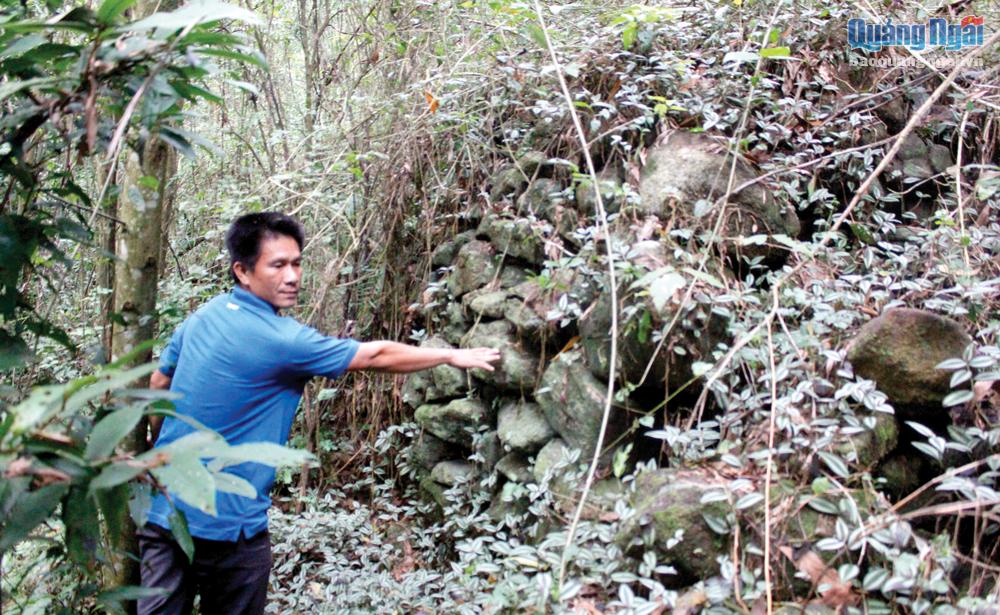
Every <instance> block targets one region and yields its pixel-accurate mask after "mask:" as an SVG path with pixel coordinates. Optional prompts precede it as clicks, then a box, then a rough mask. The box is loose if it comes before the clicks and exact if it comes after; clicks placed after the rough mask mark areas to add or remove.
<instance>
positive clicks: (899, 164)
mask: <svg viewBox="0 0 1000 615" xmlns="http://www.w3.org/2000/svg"><path fill="white" fill-rule="evenodd" d="M953 164H955V161H954V158H953V157H952V155H951V150H950V149H948V148H947V147H945V146H943V145H939V144H937V143H932V142H929V141H926V140H925V139H924V138H922V137H921V136H920V135H918V134H916V133H910V134H909V135H907V137H906V139H904V140H903V146H902V147H901V148H900V150H899V153H898V154H897V155H896V157H895V158H894V159H893V160H892V162H890V163H889V177H890V178H891V179H896V180H901V181H902V182H903V184H904V185H906V184H907V182H906V178H911V179H917V180H929V179H931V178H933V177H934V176H935V175H937V174H938V173H944V172H945V171H946V170H947V169H948V167H950V166H951V165H953Z"/></svg>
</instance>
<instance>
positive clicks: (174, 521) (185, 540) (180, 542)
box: [167, 509, 194, 562]
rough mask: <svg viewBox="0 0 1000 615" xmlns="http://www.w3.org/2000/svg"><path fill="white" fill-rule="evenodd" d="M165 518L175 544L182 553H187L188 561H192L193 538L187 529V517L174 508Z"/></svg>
mask: <svg viewBox="0 0 1000 615" xmlns="http://www.w3.org/2000/svg"><path fill="white" fill-rule="evenodd" d="M167 520H168V521H169V522H170V532H171V533H172V534H173V535H174V540H176V541H177V546H179V547H180V548H181V551H183V552H184V555H187V558H188V561H189V562H193V561H194V540H192V539H191V532H189V531H188V524H187V518H185V517H184V513H183V512H182V511H179V510H176V509H175V510H174V512H172V513H171V514H170V517H168V518H167Z"/></svg>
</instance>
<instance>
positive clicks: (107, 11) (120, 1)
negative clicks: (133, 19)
mask: <svg viewBox="0 0 1000 615" xmlns="http://www.w3.org/2000/svg"><path fill="white" fill-rule="evenodd" d="M135 1H136V0H104V2H102V3H101V6H99V7H98V8H97V21H99V22H101V23H103V24H109V25H110V24H111V23H113V22H114V20H115V19H116V18H117V17H118V16H119V15H121V14H122V13H124V12H125V10H126V9H128V7H130V6H132V5H133V4H135Z"/></svg>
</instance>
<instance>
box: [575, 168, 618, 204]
mask: <svg viewBox="0 0 1000 615" xmlns="http://www.w3.org/2000/svg"><path fill="white" fill-rule="evenodd" d="M597 187H598V189H599V190H600V192H601V202H602V203H604V211H605V212H606V213H609V214H613V213H615V212H617V211H618V210H619V209H621V204H622V202H624V200H625V191H624V189H623V188H622V178H621V174H620V173H619V172H618V170H617V169H616V168H614V167H612V166H608V167H605V168H604V169H602V170H601V171H600V172H599V173H598V174H597ZM575 196H576V208H577V210H578V211H579V212H580V213H581V214H582V215H585V216H589V215H593V214H594V213H596V212H597V194H596V192H595V190H594V182H593V180H592V179H590V178H589V177H588V178H585V179H583V180H581V181H580V182H579V183H578V184H577V185H576V190H575Z"/></svg>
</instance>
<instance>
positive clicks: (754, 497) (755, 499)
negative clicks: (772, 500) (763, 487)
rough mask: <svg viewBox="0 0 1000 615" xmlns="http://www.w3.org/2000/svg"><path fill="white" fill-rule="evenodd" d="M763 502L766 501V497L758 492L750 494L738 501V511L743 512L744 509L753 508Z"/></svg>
mask: <svg viewBox="0 0 1000 615" xmlns="http://www.w3.org/2000/svg"><path fill="white" fill-rule="evenodd" d="M763 501H764V496H763V495H761V494H759V493H757V492H756V491H755V492H753V493H748V494H746V495H744V496H743V497H741V498H740V499H738V500H736V509H737V510H743V509H744V508H750V507H752V506H756V505H757V504H760V503H761V502H763Z"/></svg>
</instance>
